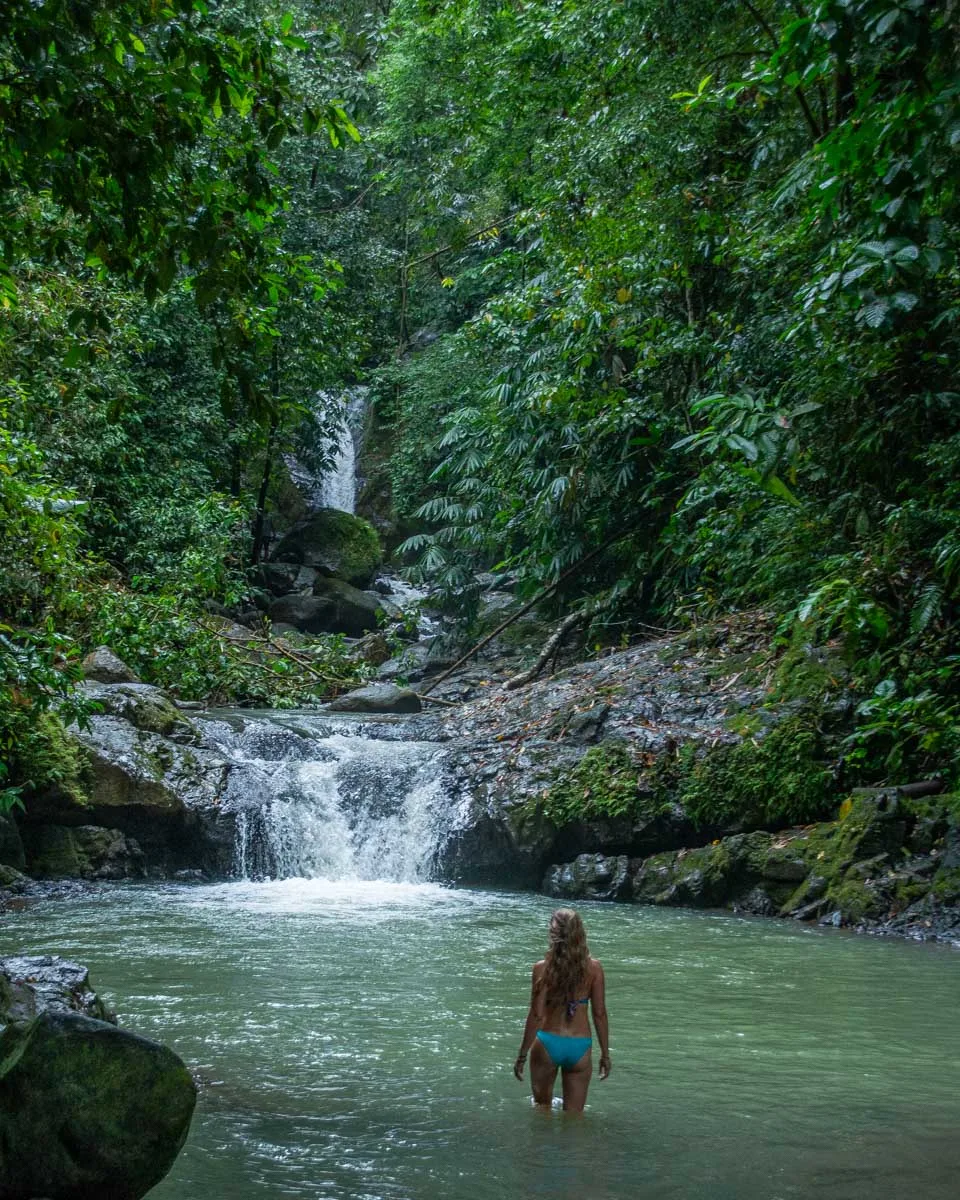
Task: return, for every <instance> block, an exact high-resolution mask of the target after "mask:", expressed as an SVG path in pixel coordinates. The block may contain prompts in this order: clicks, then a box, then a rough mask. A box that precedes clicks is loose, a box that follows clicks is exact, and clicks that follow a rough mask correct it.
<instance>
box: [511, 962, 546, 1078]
mask: <svg viewBox="0 0 960 1200" xmlns="http://www.w3.org/2000/svg"><path fill="white" fill-rule="evenodd" d="M537 965H539V964H537ZM540 1009H541V1002H540V973H539V972H538V971H537V967H536V966H534V968H533V974H532V976H531V977H530V1007H529V1009H528V1010H527V1020H526V1024H525V1025H524V1027H523V1040H522V1041H521V1042H520V1053H519V1054H518V1055H517V1060H516V1062H515V1063H514V1064H513V1073H514V1075H516V1077H517V1078H518V1079H520V1080H522V1079H523V1068H524V1065H525V1063H526V1061H527V1055H528V1054H529V1052H530V1047H531V1046H532V1045H533V1043H534V1039H535V1038H536V1036H537V1030H538V1029H539V1028H540V1026H541V1024H542V1023H543V1022H542V1019H541V1012H540Z"/></svg>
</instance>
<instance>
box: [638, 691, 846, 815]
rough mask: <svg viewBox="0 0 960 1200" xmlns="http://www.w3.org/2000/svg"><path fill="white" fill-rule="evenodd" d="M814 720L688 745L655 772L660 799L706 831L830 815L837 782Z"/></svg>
mask: <svg viewBox="0 0 960 1200" xmlns="http://www.w3.org/2000/svg"><path fill="white" fill-rule="evenodd" d="M824 756H825V751H824V746H823V741H822V738H821V735H820V733H819V730H818V727H817V721H816V717H815V714H813V713H812V712H803V713H799V714H797V715H795V716H792V717H788V718H787V719H785V720H783V721H781V722H779V723H778V724H776V725H774V726H773V728H771V729H770V730H769V732H766V733H765V734H764V735H763V736H762V737H761V736H759V735H758V736H756V737H753V736H747V737H744V738H742V739H741V740H737V741H736V742H730V741H727V742H726V743H721V744H719V745H715V746H712V747H702V746H697V745H695V744H688V745H686V746H684V747H683V748H682V749H681V751H680V754H679V757H678V758H676V759H674V758H664V759H663V760H661V761H660V762H659V763H658V764H657V766H656V767H655V768H654V771H653V773H652V783H653V785H654V787H655V788H656V790H657V792H658V794H659V795H660V796H661V797H663V798H664V799H666V798H671V799H673V800H675V801H676V802H677V803H679V804H680V805H681V806H682V808H683V810H684V811H685V812H686V813H687V815H688V816H689V817H690V819H691V820H692V821H693V822H694V824H695V825H696V826H698V827H700V828H706V829H710V828H717V829H724V828H726V829H731V828H736V827H737V826H740V827H747V828H749V827H761V828H763V827H766V828H784V827H787V826H789V825H793V824H798V823H799V822H801V821H813V820H816V819H817V818H820V817H823V816H826V815H827V813H828V812H829V809H830V806H831V797H832V794H833V781H832V778H831V775H830V772H829V770H828V769H827V768H826V766H825V765H824Z"/></svg>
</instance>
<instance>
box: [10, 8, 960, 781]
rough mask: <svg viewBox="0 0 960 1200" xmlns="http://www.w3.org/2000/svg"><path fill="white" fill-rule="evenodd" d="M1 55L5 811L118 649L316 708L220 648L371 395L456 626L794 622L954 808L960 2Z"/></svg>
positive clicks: (86, 38)
mask: <svg viewBox="0 0 960 1200" xmlns="http://www.w3.org/2000/svg"><path fill="white" fill-rule="evenodd" d="M0 13H2V16H3V20H2V22H0V217H2V220H0V322H2V324H0V517H2V520H0V554H2V563H3V571H2V576H0V623H2V625H3V628H2V629H0V664H2V672H3V674H2V682H0V744H2V747H3V755H4V757H5V759H6V761H7V768H8V770H9V771H10V773H11V778H10V780H9V783H10V786H11V788H12V787H16V786H20V784H21V783H22V782H24V779H26V780H27V782H29V778H28V777H29V769H28V767H26V766H25V765H24V763H26V762H27V761H28V760H30V758H31V756H30V754H25V753H24V751H23V747H24V746H25V745H26V742H25V740H24V738H25V732H24V731H25V730H28V729H35V728H37V727H38V724H39V718H40V717H41V715H42V714H44V713H47V712H50V711H53V710H56V709H57V708H58V707H59V706H60V705H61V704H62V703H63V702H64V700H65V698H69V696H70V695H71V691H70V684H71V679H72V677H73V675H74V674H75V666H74V665H73V664H75V662H76V660H77V657H78V655H79V654H80V653H81V652H82V651H84V650H86V649H88V648H90V646H91V645H93V644H96V643H97V642H98V641H100V640H112V641H113V642H114V643H115V644H116V645H115V648H117V649H118V650H122V651H123V652H125V653H126V654H127V655H128V656H132V657H133V658H134V659H135V660H136V665H137V666H138V669H139V670H140V671H141V672H142V673H143V674H144V677H145V678H153V679H157V680H158V681H161V682H164V683H165V684H167V685H168V686H175V687H176V686H178V681H179V683H180V684H181V685H182V694H184V695H190V696H195V697H198V698H200V697H206V696H218V697H220V698H222V699H238V700H241V701H243V700H255V701H257V702H264V701H266V702H271V701H273V700H281V701H286V702H290V701H291V700H293V699H303V698H304V696H305V695H306V694H307V693H309V692H314V691H317V690H322V688H320V686H319V681H318V680H317V678H315V677H314V676H311V680H312V682H311V683H310V684H309V686H297V685H295V684H294V683H292V682H291V680H292V679H293V678H294V676H295V675H296V671H295V663H293V662H292V661H286V665H284V664H283V663H282V662H280V663H278V662H276V661H273V660H272V666H271V667H270V674H272V675H275V676H276V677H277V678H276V679H275V680H274V679H270V678H265V676H264V672H263V671H262V670H261V669H260V666H257V665H256V664H251V663H250V662H244V661H238V660H237V657H236V655H235V654H234V653H233V652H232V651H231V650H230V649H229V648H227V647H226V646H225V645H224V643H223V641H222V639H219V638H218V637H217V636H216V631H215V630H213V631H212V630H211V628H210V626H209V624H208V623H207V617H208V613H207V611H206V610H205V609H204V607H203V605H204V604H206V605H207V606H208V607H209V606H210V604H211V603H212V602H216V603H217V604H224V605H227V606H228V607H230V608H237V607H243V606H249V602H250V597H251V589H252V588H253V587H254V586H255V584H256V574H255V568H256V564H257V562H258V561H259V560H260V559H261V558H262V557H263V556H264V553H265V548H266V547H267V545H268V543H269V535H270V530H271V527H272V526H273V527H278V525H279V520H280V518H279V517H278V516H277V515H276V514H277V513H278V512H279V511H280V510H282V506H283V491H284V486H285V467H284V457H283V456H284V454H285V453H286V452H288V451H290V450H296V451H297V452H298V453H299V454H313V456H314V457H315V458H316V459H317V460H319V461H320V462H322V461H323V459H324V455H328V454H329V447H330V435H331V431H332V429H333V427H334V424H335V422H336V420H337V418H338V415H339V414H338V413H337V411H336V406H335V404H332V403H331V404H330V405H329V406H327V407H325V406H324V405H323V404H320V403H318V402H317V400H316V395H317V393H318V389H329V392H328V394H333V393H335V390H336V387H337V386H338V385H339V384H341V383H344V382H350V381H356V380H357V379H363V380H366V381H367V382H369V383H370V384H371V385H372V390H373V395H374V397H375V412H374V420H375V422H376V425H375V428H374V430H373V431H372V432H371V436H370V445H371V446H372V447H376V448H377V449H378V452H379V453H380V454H381V458H382V463H381V470H382V475H383V477H384V479H385V481H386V482H385V484H384V487H383V489H382V490H381V492H380V493H378V497H379V499H378V503H380V505H381V508H383V507H384V506H386V507H388V508H389V509H390V511H389V513H387V512H381V513H380V514H379V515H381V516H384V517H386V516H389V517H390V519H391V520H392V521H393V523H394V526H395V527H396V528H397V529H398V530H399V531H403V532H404V533H407V534H409V533H411V532H412V536H410V537H408V539H407V541H406V543H405V545H404V547H403V548H402V551H401V553H402V554H403V555H404V556H405V561H406V562H407V563H408V564H412V565H413V566H414V568H415V569H416V570H417V571H419V572H420V573H421V574H422V575H423V576H424V577H426V578H428V579H429V580H430V582H431V583H432V584H433V586H435V587H438V588H440V589H441V590H443V591H445V592H446V593H447V595H448V596H450V597H453V598H454V599H455V600H456V602H457V603H458V604H460V605H461V606H463V605H466V604H468V602H469V598H470V594H471V588H472V587H473V580H474V577H475V574H476V572H477V571H479V570H487V569H490V568H496V569H498V570H509V571H510V572H512V573H514V574H515V575H516V577H517V578H518V580H519V589H520V591H521V593H523V594H527V595H530V596H533V595H534V594H535V593H536V592H537V591H538V590H539V589H541V588H543V587H545V586H547V585H548V584H550V583H553V582H554V581H556V580H557V579H558V578H559V577H560V576H561V575H564V574H565V573H567V576H566V579H565V582H564V583H563V585H562V587H561V588H560V589H559V590H558V591H557V592H556V593H554V595H553V599H552V600H551V602H550V603H551V604H552V606H553V609H554V611H555V612H561V611H562V612H563V613H566V612H569V611H571V610H573V609H575V608H577V607H579V606H583V607H584V608H586V607H587V606H589V609H590V612H591V613H592V614H599V615H594V616H593V620H594V626H595V632H596V636H597V637H598V638H602V637H603V636H604V631H603V628H602V624H603V622H604V621H607V622H610V623H613V622H617V623H618V624H617V629H618V632H622V630H623V629H624V628H626V629H628V630H629V629H630V628H634V629H637V630H639V629H640V628H642V627H643V625H644V624H651V623H652V624H655V625H667V626H676V625H685V624H688V623H690V622H696V621H700V620H703V619H704V618H709V617H711V616H713V615H716V614H720V613H723V612H725V611H729V610H733V609H741V610H746V609H751V608H762V609H767V610H774V611H776V612H777V613H778V614H779V616H780V629H781V635H782V637H783V638H784V641H785V643H786V642H787V640H788V639H789V641H790V645H791V646H793V647H796V646H797V645H800V646H808V647H813V648H814V649H816V648H817V647H818V646H822V645H824V644H826V645H827V646H828V650H829V653H830V654H831V655H834V656H836V657H838V658H841V659H845V660H846V663H845V665H846V670H847V671H848V672H849V680H850V684H851V686H852V687H853V689H854V691H855V693H856V694H857V695H858V696H859V708H858V711H857V714H856V718H855V722H854V724H853V725H852V727H851V730H850V733H849V738H848V741H847V743H846V745H845V756H846V759H847V763H848V765H849V767H850V769H851V770H852V771H854V772H855V773H857V772H858V773H859V774H860V775H861V776H862V777H863V778H865V779H901V778H905V777H906V776H908V775H915V774H917V773H926V772H930V771H941V772H945V773H947V774H955V772H956V764H957V761H958V755H960V686H958V680H960V635H958V625H957V621H958V615H960V614H958V601H960V482H958V481H960V390H958V389H957V385H956V374H957V356H958V340H960V327H958V326H960V264H958V262H957V257H956V251H957V234H958V196H957V180H958V178H960V173H958V167H960V78H958V74H957V70H956V63H957V61H958V59H960V44H958V43H960V6H958V4H957V3H956V0H941V2H939V3H933V2H928V0H897V2H894V0H811V2H810V3H807V2H806V0H803V2H801V3H796V2H793V0H790V2H787V0H752V2H751V0H719V2H714V0H711V2H707V0H672V2H671V3H669V4H667V3H664V2H663V0H601V2H600V3H591V4H587V3H583V2H582V0H580V2H573V0H524V2H521V0H449V2H446V3H443V4H437V3H432V2H428V0H394V3H393V4H392V5H391V4H389V3H387V2H386V0H382V2H381V3H379V4H377V3H363V4H361V3H354V2H353V0H321V2H317V3H309V2H307V0H297V2H296V3H294V4H273V3H271V2H269V0H228V2H227V3H217V2H215V0H210V2H205V0H120V2H119V3H111V4H107V3H105V2H104V0H84V2H82V3H73V2H70V3H67V2H66V0H30V2H27V0H7V2H5V3H2V4H0ZM601 548H602V549H601ZM598 551H600V552H599V553H598ZM578 564H582V565H579V566H578ZM571 568H576V569H574V570H573V571H571ZM624 622H626V625H625V624H624ZM317 653H318V654H320V653H321V652H320V651H317ZM338 654H340V650H339V649H338V648H337V647H336V646H331V647H326V648H324V649H323V651H322V654H321V658H322V665H321V669H320V675H327V674H328V675H329V676H330V678H333V677H334V676H336V673H337V670H338V669H339V668H338V667H336V665H335V664H336V662H338V661H339V660H338V658H337V656H338ZM318 661H320V660H318ZM342 669H343V671H344V672H347V671H348V670H349V668H348V666H347V665H346V664H345V663H344V665H343V668H342ZM315 685H316V686H315ZM67 702H69V700H67ZM67 715H69V716H75V715H77V714H76V713H74V712H72V711H70V712H68V713H67ZM80 715H81V716H82V714H80ZM44 719H46V718H44ZM18 756H19V757H18ZM33 757H34V758H35V757H36V755H35V754H34V755H33ZM2 786H3V781H2V779H0V787H2Z"/></svg>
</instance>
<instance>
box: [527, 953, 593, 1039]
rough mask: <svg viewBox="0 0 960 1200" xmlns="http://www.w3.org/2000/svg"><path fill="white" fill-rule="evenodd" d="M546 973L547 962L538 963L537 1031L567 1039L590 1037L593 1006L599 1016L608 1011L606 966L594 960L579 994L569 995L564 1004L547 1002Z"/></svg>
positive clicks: (534, 995) (535, 974)
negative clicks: (605, 989) (605, 980)
mask: <svg viewBox="0 0 960 1200" xmlns="http://www.w3.org/2000/svg"><path fill="white" fill-rule="evenodd" d="M545 970H546V963H545V961H544V960H543V959H541V960H540V962H538V963H535V964H534V967H533V979H532V988H531V993H532V994H531V1004H530V1006H531V1009H532V1010H533V1011H534V1013H535V1015H536V1022H537V1028H539V1029H542V1030H543V1031H544V1032H545V1033H558V1034H561V1035H562V1036H564V1037H589V1036H590V1019H589V1008H590V1007H591V1006H592V1007H593V1010H594V1014H595V1016H596V1015H597V1014H598V1013H599V1014H603V1013H605V1011H606V1003H605V996H604V979H603V967H601V965H600V963H599V962H598V961H597V959H595V958H591V959H590V961H589V964H588V967H587V975H586V978H585V979H583V980H582V982H581V983H580V984H579V985H578V987H577V989H576V995H574V996H568V997H567V998H566V1000H564V1001H562V1002H560V1003H556V1002H550V1001H548V999H547V994H546V982H545V978H544V973H545ZM588 1002H589V1003H588Z"/></svg>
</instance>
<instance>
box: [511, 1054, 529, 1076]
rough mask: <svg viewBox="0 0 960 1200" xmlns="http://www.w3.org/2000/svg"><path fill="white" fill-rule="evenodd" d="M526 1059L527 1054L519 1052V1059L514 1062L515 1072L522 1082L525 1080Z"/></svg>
mask: <svg viewBox="0 0 960 1200" xmlns="http://www.w3.org/2000/svg"><path fill="white" fill-rule="evenodd" d="M526 1061H527V1056H526V1055H525V1054H518V1055H517V1061H516V1062H515V1063H514V1064H513V1073H514V1075H515V1076H516V1077H517V1079H519V1080H520V1082H521V1083H522V1082H523V1068H524V1064H525V1063H526Z"/></svg>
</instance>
